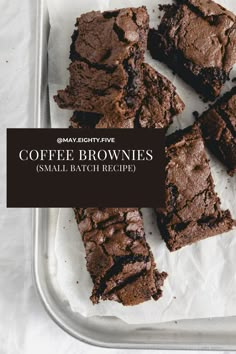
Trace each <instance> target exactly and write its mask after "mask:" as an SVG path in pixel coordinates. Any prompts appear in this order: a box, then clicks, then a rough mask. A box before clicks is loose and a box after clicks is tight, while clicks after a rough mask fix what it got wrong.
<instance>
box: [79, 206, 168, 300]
mask: <svg viewBox="0 0 236 354" xmlns="http://www.w3.org/2000/svg"><path fill="white" fill-rule="evenodd" d="M74 211H75V215H76V220H77V223H78V226H79V230H80V232H81V234H82V237H83V242H84V246H85V249H86V260H87V269H88V271H89V272H90V274H91V277H92V279H93V283H94V288H93V292H92V296H91V300H92V302H93V303H98V301H99V299H100V298H101V299H103V300H107V299H109V300H116V301H119V302H121V303H122V304H123V305H136V304H138V303H141V302H144V301H147V300H150V299H151V297H153V298H154V299H155V300H157V299H158V298H159V297H160V296H161V295H162V290H161V289H160V287H161V286H162V285H163V281H164V279H165V278H166V273H159V272H158V271H157V270H156V269H155V266H156V265H155V262H154V259H153V255H152V253H151V251H150V249H149V246H148V244H147V243H146V240H145V234H144V228H143V220H142V216H141V213H140V211H139V210H138V209H136V208H87V209H83V208H77V209H74Z"/></svg>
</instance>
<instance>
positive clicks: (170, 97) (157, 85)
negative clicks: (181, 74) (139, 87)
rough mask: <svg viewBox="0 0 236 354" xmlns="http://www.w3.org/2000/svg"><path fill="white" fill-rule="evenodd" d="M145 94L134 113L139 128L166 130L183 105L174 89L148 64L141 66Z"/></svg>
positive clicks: (182, 108)
mask: <svg viewBox="0 0 236 354" xmlns="http://www.w3.org/2000/svg"><path fill="white" fill-rule="evenodd" d="M143 81H144V88H145V94H144V98H143V101H142V103H141V105H140V107H139V110H138V111H137V113H136V122H137V123H138V126H140V127H141V128H166V129H167V128H168V127H169V126H170V124H171V123H172V122H173V117H174V116H176V115H178V114H180V113H181V112H182V111H183V110H184V108H185V104H184V103H183V101H182V100H181V98H180V97H179V95H178V94H177V92H176V87H175V86H174V85H173V84H172V83H171V82H170V81H169V80H168V79H167V78H166V77H165V76H163V75H161V74H160V73H159V72H157V71H156V70H155V69H153V68H152V67H151V66H150V65H148V64H146V63H145V64H143Z"/></svg>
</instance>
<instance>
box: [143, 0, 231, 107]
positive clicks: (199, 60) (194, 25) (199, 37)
mask: <svg viewBox="0 0 236 354" xmlns="http://www.w3.org/2000/svg"><path fill="white" fill-rule="evenodd" d="M164 10H165V14H164V16H163V18H162V20H161V23H160V25H159V27H158V29H157V30H155V29H151V30H150V32H149V37H148V49H149V50H150V52H151V55H152V57H153V58H155V59H159V60H161V61H163V62H165V63H166V64H167V65H168V66H169V67H171V68H172V69H174V70H175V71H176V73H177V74H179V75H180V76H181V77H182V78H183V79H184V80H185V81H187V82H188V83H189V84H190V85H191V86H192V87H193V88H194V89H195V90H197V91H198V92H199V93H201V94H202V95H203V96H204V97H205V98H206V99H209V100H214V99H215V98H216V97H217V96H218V95H219V94H220V92H221V89H222V87H223V85H224V83H225V81H226V80H227V78H228V75H229V73H230V71H231V69H232V67H233V65H234V64H235V63H236V17H235V15H234V14H233V13H232V12H230V11H227V10H226V9H225V8H223V7H222V6H220V5H218V4H217V3H215V2H213V1H211V0H177V1H176V4H174V5H170V6H165V7H164Z"/></svg>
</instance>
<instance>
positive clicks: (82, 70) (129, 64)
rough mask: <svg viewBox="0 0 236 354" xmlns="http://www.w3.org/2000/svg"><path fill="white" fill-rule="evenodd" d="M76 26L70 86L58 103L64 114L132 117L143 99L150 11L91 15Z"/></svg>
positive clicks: (95, 12) (121, 11)
mask: <svg viewBox="0 0 236 354" xmlns="http://www.w3.org/2000/svg"><path fill="white" fill-rule="evenodd" d="M76 26H77V28H78V29H77V30H76V31H75V33H74V35H73V36H72V45H71V55H70V58H71V60H72V63H71V64H70V66H69V71H70V84H69V86H67V88H66V89H65V90H59V91H58V94H57V96H55V97H54V99H55V101H56V102H57V104H58V105H59V107H61V108H67V109H73V110H77V111H84V112H95V113H101V114H111V113H118V115H119V116H125V117H127V116H129V115H132V116H133V115H134V114H135V112H136V110H137V108H138V106H139V104H140V102H141V100H142V98H143V85H142V82H143V80H142V70H141V64H142V63H143V60H144V53H145V49H146V44H147V34H148V28H149V17H148V13H147V10H146V8H145V7H139V8H127V9H120V10H115V11H108V12H103V13H101V12H100V11H92V12H89V13H86V14H84V15H82V16H81V17H80V18H78V19H77V24H76Z"/></svg>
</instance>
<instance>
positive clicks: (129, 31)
mask: <svg viewBox="0 0 236 354" xmlns="http://www.w3.org/2000/svg"><path fill="white" fill-rule="evenodd" d="M148 22H149V17H148V13H147V10H146V8H145V7H139V8H125V9H120V10H114V11H107V12H103V13H101V12H100V11H92V12H89V13H86V14H84V15H81V17H79V18H78V19H77V24H76V25H77V27H78V30H77V31H75V33H74V35H73V37H72V38H73V44H72V48H71V59H72V60H76V59H82V60H85V61H87V62H89V63H90V64H96V65H98V64H100V65H105V66H108V67H114V66H117V65H119V64H121V63H122V62H123V61H124V59H125V58H127V57H128V56H130V55H131V54H132V53H131V51H132V46H134V45H138V46H140V47H141V50H143V51H144V50H145V48H146V32H147V30H148Z"/></svg>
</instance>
